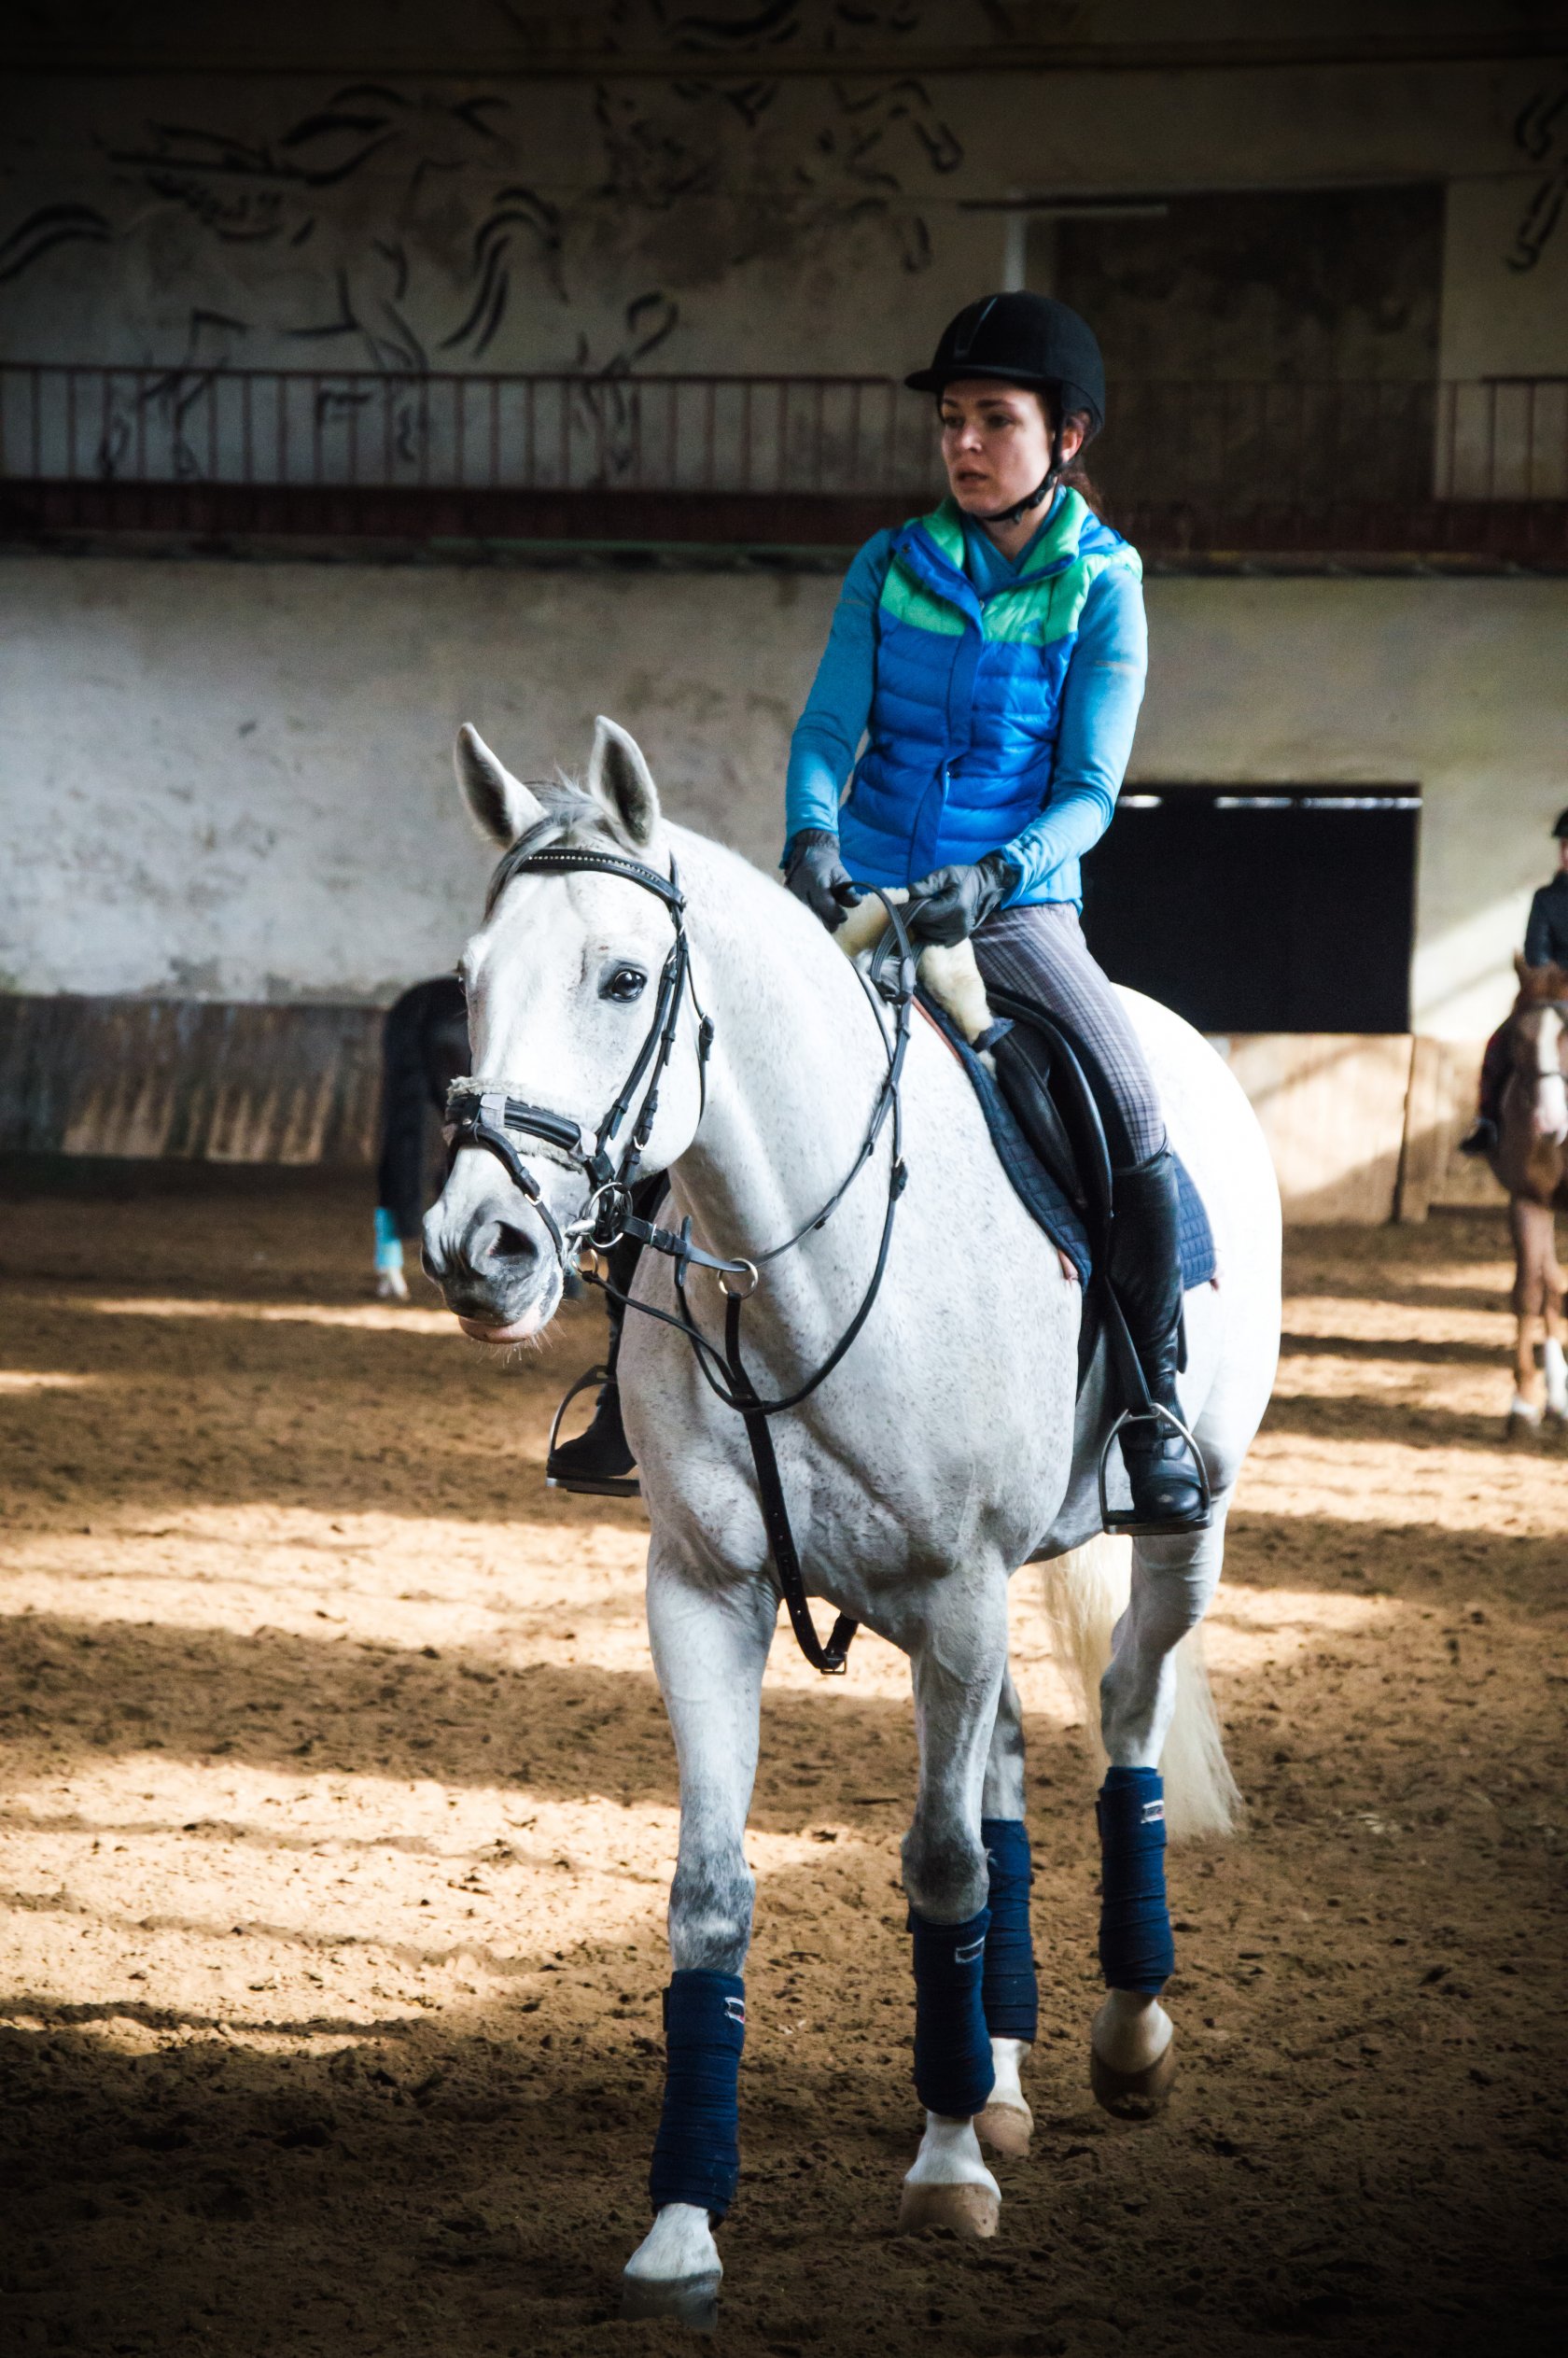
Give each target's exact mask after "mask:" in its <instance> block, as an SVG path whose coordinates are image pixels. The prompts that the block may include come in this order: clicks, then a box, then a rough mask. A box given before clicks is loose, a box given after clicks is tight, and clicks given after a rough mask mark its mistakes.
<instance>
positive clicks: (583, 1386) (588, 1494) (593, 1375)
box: [544, 1368, 642, 1498]
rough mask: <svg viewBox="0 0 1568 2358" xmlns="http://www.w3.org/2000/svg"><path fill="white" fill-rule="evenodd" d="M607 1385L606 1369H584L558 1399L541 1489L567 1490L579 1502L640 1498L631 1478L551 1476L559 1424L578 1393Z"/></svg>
mask: <svg viewBox="0 0 1568 2358" xmlns="http://www.w3.org/2000/svg"><path fill="white" fill-rule="evenodd" d="M609 1381H610V1371H609V1368H586V1369H585V1370H584V1371H583V1373H582V1374H581V1375H580V1376H579V1377H578V1379H577V1382H576V1383H574V1384H573V1385H572V1387H571V1389H570V1391H569V1392H567V1394H566V1395H565V1396H564V1397H563V1398H562V1401H561V1405H560V1407H559V1408H558V1409H557V1410H556V1411H555V1415H554V1418H553V1422H552V1424H551V1427H550V1448H549V1451H548V1453H547V1454H546V1456H545V1461H544V1480H545V1487H546V1488H547V1489H549V1490H569V1491H573V1492H575V1493H576V1494H577V1495H579V1496H580V1497H583V1498H640V1497H641V1496H642V1484H641V1483H640V1482H639V1481H638V1480H637V1476H636V1475H635V1474H604V1475H597V1476H592V1477H589V1478H588V1479H586V1480H583V1479H581V1478H580V1477H578V1476H575V1475H572V1474H553V1473H552V1472H551V1470H550V1468H551V1467H552V1466H553V1464H554V1463H555V1453H556V1448H557V1445H558V1443H559V1441H560V1438H561V1421H562V1419H563V1418H564V1417H565V1415H566V1413H567V1410H568V1409H569V1408H570V1406H571V1404H572V1402H573V1401H574V1400H575V1399H576V1397H577V1396H578V1394H579V1393H580V1392H586V1391H587V1390H588V1389H589V1387H590V1386H591V1385H595V1384H596V1385H599V1386H601V1387H602V1386H603V1385H605V1384H607V1383H609Z"/></svg>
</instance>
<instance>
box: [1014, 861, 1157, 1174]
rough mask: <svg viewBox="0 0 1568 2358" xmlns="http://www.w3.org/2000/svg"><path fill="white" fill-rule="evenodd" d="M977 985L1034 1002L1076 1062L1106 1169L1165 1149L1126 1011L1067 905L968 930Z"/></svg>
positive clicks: (1047, 904)
mask: <svg viewBox="0 0 1568 2358" xmlns="http://www.w3.org/2000/svg"><path fill="white" fill-rule="evenodd" d="M973 940H974V955H975V958H976V960H977V961H978V962H979V967H980V974H981V978H982V980H984V981H985V982H987V983H995V984H996V985H997V986H998V987H999V988H1000V989H1001V990H1015V991H1017V992H1018V993H1019V994H1020V995H1021V996H1027V997H1029V998H1031V999H1038V1000H1039V1001H1040V1002H1041V1004H1043V1006H1044V1007H1045V1008H1046V1010H1047V1011H1048V1012H1049V1013H1050V1014H1051V1015H1053V1016H1055V1018H1056V1019H1057V1022H1058V1023H1059V1024H1060V1025H1061V1027H1062V1029H1063V1031H1064V1032H1068V1033H1069V1034H1070V1035H1071V1040H1072V1043H1073V1046H1075V1047H1076V1048H1077V1049H1078V1050H1079V1053H1080V1054H1081V1056H1082V1057H1083V1060H1084V1063H1085V1068H1086V1070H1087V1073H1088V1077H1089V1081H1090V1085H1091V1086H1092V1088H1093V1089H1094V1092H1095V1099H1096V1102H1097V1103H1098V1104H1099V1116H1100V1119H1101V1121H1102V1122H1103V1123H1104V1124H1105V1136H1106V1142H1107V1144H1109V1146H1110V1149H1111V1161H1112V1164H1113V1168H1114V1169H1116V1170H1118V1171H1126V1170H1127V1169H1128V1168H1130V1166H1131V1165H1133V1164H1134V1163H1141V1162H1147V1161H1148V1159H1149V1158H1150V1156H1151V1155H1157V1154H1158V1153H1159V1151H1160V1149H1161V1147H1162V1146H1163V1145H1164V1144H1165V1143H1166V1141H1165V1116H1164V1115H1163V1114H1162V1113H1161V1111H1160V1103H1159V1097H1158V1095H1157V1093H1156V1091H1155V1077H1154V1074H1152V1073H1151V1072H1150V1070H1149V1066H1148V1062H1147V1060H1146V1059H1145V1057H1144V1054H1143V1050H1142V1048H1141V1046H1139V1042H1138V1035H1137V1033H1136V1032H1134V1031H1133V1028H1132V1025H1131V1023H1130V1022H1129V1021H1128V1018H1127V1011H1126V1009H1125V1008H1124V1007H1123V1005H1122V1003H1121V1001H1120V1000H1119V999H1118V998H1117V996H1116V994H1115V992H1114V991H1113V989H1112V988H1111V984H1110V982H1109V980H1108V979H1107V977H1106V975H1104V974H1103V973H1102V971H1101V969H1100V968H1099V966H1098V965H1097V964H1096V962H1095V961H1094V959H1093V958H1092V957H1091V956H1090V954H1089V946H1088V944H1087V942H1085V939H1084V929H1083V927H1082V926H1081V925H1080V924H1079V922H1078V912H1077V910H1076V909H1075V908H1074V907H1073V906H1072V905H1071V903H1070V902H1067V901H1042V902H1036V903H1035V904H1034V905H1032V906H1029V907H1023V908H1012V909H999V910H998V912H997V914H996V915H995V916H994V917H988V918H987V919H985V921H984V922H983V923H982V924H980V925H978V926H977V927H976V928H975V931H974V935H973Z"/></svg>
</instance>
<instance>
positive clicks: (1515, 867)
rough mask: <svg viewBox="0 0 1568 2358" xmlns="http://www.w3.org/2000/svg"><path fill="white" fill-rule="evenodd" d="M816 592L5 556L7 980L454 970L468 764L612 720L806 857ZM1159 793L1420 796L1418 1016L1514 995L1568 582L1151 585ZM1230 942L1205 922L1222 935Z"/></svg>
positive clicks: (1439, 1026)
mask: <svg viewBox="0 0 1568 2358" xmlns="http://www.w3.org/2000/svg"><path fill="white" fill-rule="evenodd" d="M835 586H836V585H835V583H834V582H833V580H832V579H831V578H827V577H823V576H815V575H773V574H764V573H751V574H746V573H722V572H700V571H694V570H688V571H679V572H667V573H666V572H656V573H632V572H619V571H591V570H584V569H563V570H558V571H551V570H543V569H539V570H524V569H517V570H511V569H500V568H495V569H492V568H480V567H475V568H458V567H441V568H437V567H429V568H413V567H411V568H396V567H373V566H357V565H320V566H315V565H308V564H251V565H244V564H234V563H222V562H217V561H202V560H194V561H189V562H155V561H146V560H126V559H98V558H67V557H11V558H7V559H5V560H0V711H3V713H4V726H3V728H0V980H3V983H4V986H5V987H6V988H9V989H12V990H25V991H37V992H50V991H62V990H64V991H132V992H147V993H153V994H175V995H180V996H194V997H204V998H233V999H267V998H280V999H329V1000H343V999H367V998H370V999H374V998H385V997H387V996H390V995H391V993H392V992H393V991H394V990H397V989H399V988H400V987H401V986H402V985H403V984H404V983H406V982H408V981H411V980H413V978H415V977H416V976H419V975H425V974H430V973H435V972H439V971H441V969H442V968H444V967H446V966H448V965H450V964H451V962H452V961H453V960H454V958H455V956H456V953H457V950H458V948H459V947H460V945H461V942H462V940H463V937H464V935H465V933H466V932H467V931H468V930H469V927H470V926H471V924H472V922H473V921H474V919H475V916H476V914H477V909H478V904H479V899H480V895H481V891H482V887H483V877H484V874H485V868H486V860H485V854H484V852H483V849H482V847H480V846H479V845H478V844H476V843H475V842H474V840H473V839H472V837H471V836H470V835H469V831H468V828H467V825H466V822H465V821H464V820H463V818H462V816H461V814H460V812H459V808H458V805H457V800H456V794H455V788H454V786H453V784H452V778H451V769H450V765H449V753H448V749H449V747H450V743H451V738H452V735H453V732H454V730H455V726H456V724H457V723H458V722H459V721H461V720H463V719H466V718H467V719H472V720H473V721H475V722H476V723H477V724H478V725H479V727H480V728H481V729H482V730H483V733H484V735H485V736H486V737H488V738H489V739H490V740H491V742H492V743H493V744H494V745H495V746H496V747H497V751H500V752H501V753H502V754H503V755H504V756H505V758H506V759H507V760H508V761H509V762H510V763H511V765H512V766H513V767H515V768H517V769H518V770H519V771H521V772H522V773H523V774H525V775H528V774H532V775H535V776H538V775H540V774H541V773H545V772H548V770H549V769H550V767H551V766H552V765H553V764H554V763H555V762H557V761H559V762H561V763H562V764H563V765H567V766H568V767H569V766H571V765H574V764H578V763H580V762H581V760H582V758H583V756H584V755H585V753H586V751H587V745H588V739H589V733H590V731H591V728H592V723H593V717H594V714H595V712H596V711H598V710H601V709H603V710H608V711H609V712H610V713H612V714H613V715H614V716H615V717H616V718H617V719H619V720H621V721H623V722H624V723H626V724H627V725H628V726H630V727H631V728H633V729H634V730H635V731H636V732H637V735H638V736H639V737H641V739H642V741H643V743H644V745H645V747H646V749H647V751H648V752H649V755H650V757H651V761H652V763H653V765H654V769H655V772H656V775H657V776H658V778H659V779H660V781H661V785H662V788H663V790H664V793H665V797H666V800H667V802H668V805H669V807H670V808H671V810H672V812H673V813H674V814H675V815H677V816H679V817H681V818H684V819H687V820H690V821H692V822H693V823H694V824H697V825H699V826H703V827H706V828H707V829H709V830H711V831H712V832H714V833H716V834H718V835H722V836H724V837H725V838H726V839H728V840H729V841H731V842H734V843H735V844H738V845H739V846H740V847H741V848H742V849H745V850H746V851H748V852H749V854H750V855H751V856H752V857H753V858H755V859H758V860H761V861H771V860H772V859H773V858H775V857H776V856H777V840H778V832H779V811H780V804H781V796H782V787H783V775H784V764H785V758H786V752H787V746H788V738H789V732H790V728H791V724H792V723H793V720H794V716H795V714H796V712H797V711H798V709H799V708H800V705H801V702H802V700H803V698H804V696H805V692H806V689H807V687H808V686H809V683H810V680H811V675H812V671H813V668H814V667H815V664H816V660H817V656H818V653H819V650H820V647H821V643H822V639H823V637H824V635H825V632H826V628H827V624H828V618H829V615H830V612H831V610H832V604H833V597H834V594H835ZM1148 597H1149V609H1150V635H1151V643H1152V650H1153V662H1152V669H1151V676H1150V687H1149V695H1148V699H1147V702H1146V704H1145V706H1144V713H1143V720H1142V723H1141V728H1140V732H1139V737H1138V743H1137V747H1136V749H1135V753H1134V760H1133V770H1132V776H1133V778H1134V779H1137V780H1140V781H1141V782H1144V783H1154V782H1156V781H1160V782H1165V783H1168V784H1169V783H1178V782H1181V781H1183V780H1185V781H1187V782H1190V783H1211V782H1222V781H1230V780H1234V781H1237V782H1250V781H1262V782H1267V781H1281V782H1285V781H1289V782H1302V781H1310V780H1321V781H1324V782H1329V781H1333V782H1345V781H1357V780H1359V781H1363V782H1368V783H1373V782H1375V783H1396V782H1404V781H1407V780H1415V781H1418V782H1419V783H1420V784H1421V789H1422V792H1423V794H1424V796H1425V809H1424V815H1423V820H1422V836H1421V882H1420V902H1419V933H1418V944H1417V957H1416V975H1415V1002H1416V1018H1417V1024H1418V1028H1419V1029H1421V1030H1423V1031H1428V1032H1435V1033H1437V1034H1439V1035H1440V1036H1446V1037H1449V1038H1456V1039H1465V1038H1475V1037H1477V1036H1478V1035H1479V1034H1481V1033H1483V1032H1486V1031H1487V1030H1489V1029H1490V1027H1491V1024H1492V1023H1493V1022H1494V1021H1495V1020H1496V1019H1497V1018H1498V1016H1499V1015H1500V1014H1501V1013H1502V1012H1503V1010H1504V1008H1505V1005H1506V1004H1507V998H1508V987H1509V962H1508V961H1509V959H1510V956H1511V953H1512V951H1513V948H1514V947H1515V946H1516V944H1517V943H1518V942H1519V939H1520V938H1521V936H1522V931H1523V923H1524V914H1525V910H1526V907H1527V905H1528V900H1529V894H1530V891H1531V890H1532V889H1533V886H1534V885H1535V884H1536V883H1538V882H1540V881H1542V880H1543V879H1544V878H1545V877H1546V876H1547V874H1548V873H1549V869H1550V847H1549V846H1548V845H1547V841H1546V835H1547V828H1548V827H1549V825H1550V823H1551V821H1552V819H1553V817H1554V816H1555V814H1556V812H1557V811H1558V809H1559V808H1560V807H1561V806H1562V805H1563V804H1564V803H1568V664H1565V663H1564V660H1563V650H1564V647H1565V645H1568V581H1561V580H1558V581H1552V580H1547V579H1516V580H1502V579H1499V580H1485V581H1465V582H1445V581H1420V580H1383V581H1375V580H1354V581H1323V580H1284V581H1281V580H1275V581H1258V580H1207V581H1205V580H1198V579H1191V578H1183V579H1162V580H1155V581H1153V582H1150V584H1149V590H1148ZM1195 921H1196V920H1195Z"/></svg>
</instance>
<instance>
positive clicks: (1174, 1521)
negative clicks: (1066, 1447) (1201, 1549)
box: [1099, 1400, 1214, 1539]
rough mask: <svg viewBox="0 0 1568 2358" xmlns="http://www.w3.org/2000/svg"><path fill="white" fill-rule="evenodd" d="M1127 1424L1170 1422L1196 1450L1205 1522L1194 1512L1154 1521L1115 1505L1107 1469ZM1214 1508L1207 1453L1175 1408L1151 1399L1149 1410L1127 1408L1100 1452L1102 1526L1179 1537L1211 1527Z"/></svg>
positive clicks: (1129, 1474)
mask: <svg viewBox="0 0 1568 2358" xmlns="http://www.w3.org/2000/svg"><path fill="white" fill-rule="evenodd" d="M1124 1425H1169V1428H1170V1430H1171V1431H1172V1432H1173V1433H1178V1434H1180V1436H1181V1438H1182V1439H1183V1441H1185V1443H1186V1445H1187V1447H1188V1449H1189V1450H1190V1451H1191V1453H1192V1461H1193V1466H1194V1467H1195V1468H1196V1470H1197V1486H1198V1491H1199V1494H1200V1495H1201V1498H1202V1502H1203V1513H1202V1519H1201V1521H1199V1520H1197V1519H1195V1518H1194V1517H1192V1516H1190V1515H1183V1516H1182V1517H1180V1518H1179V1519H1178V1518H1170V1517H1167V1518H1162V1519H1160V1520H1157V1521H1155V1522H1152V1523H1151V1522H1149V1521H1148V1520H1147V1519H1146V1518H1145V1517H1144V1516H1141V1515H1140V1514H1139V1513H1138V1511H1137V1509H1136V1508H1134V1507H1128V1508H1127V1509H1125V1510H1124V1509H1120V1508H1116V1509H1113V1507H1112V1505H1111V1501H1110V1499H1109V1497H1108V1496H1107V1495H1106V1488H1105V1468H1106V1465H1107V1463H1108V1461H1109V1459H1110V1455H1111V1452H1112V1450H1113V1447H1114V1446H1115V1444H1116V1442H1117V1441H1118V1440H1120V1439H1121V1436H1122V1428H1123V1426H1124ZM1131 1480H1132V1468H1131V1467H1127V1481H1128V1482H1129V1483H1130V1481H1131ZM1213 1509H1214V1495H1213V1492H1212V1491H1211V1488H1210V1485H1209V1468H1208V1467H1207V1466H1206V1465H1205V1464H1204V1462H1203V1452H1202V1451H1201V1450H1200V1449H1199V1448H1198V1446H1197V1441H1196V1440H1195V1439H1193V1436H1192V1434H1191V1432H1190V1431H1189V1429H1188V1427H1187V1426H1186V1425H1183V1422H1182V1420H1181V1418H1180V1417H1179V1416H1178V1415H1177V1413H1176V1411H1175V1410H1174V1409H1168V1408H1166V1407H1165V1406H1164V1404H1163V1403H1162V1402H1161V1401H1159V1400H1151V1401H1150V1402H1149V1405H1148V1407H1147V1408H1146V1409H1124V1410H1123V1411H1122V1412H1121V1414H1120V1416H1118V1417H1117V1419H1116V1422H1115V1423H1114V1425H1112V1427H1111V1430H1110V1432H1109V1433H1107V1435H1106V1437H1105V1445H1104V1447H1103V1448H1102V1449H1101V1451H1100V1453H1099V1521H1100V1528H1101V1529H1102V1530H1104V1531H1110V1532H1131V1533H1132V1534H1134V1535H1135V1536H1137V1535H1141V1536H1142V1537H1146V1538H1151V1539H1153V1538H1158V1537H1161V1536H1162V1535H1164V1534H1169V1535H1171V1536H1175V1535H1176V1534H1179V1533H1181V1532H1184V1531H1202V1530H1205V1529H1206V1528H1207V1526H1208V1524H1209V1521H1210V1518H1211V1515H1212V1513H1213Z"/></svg>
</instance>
